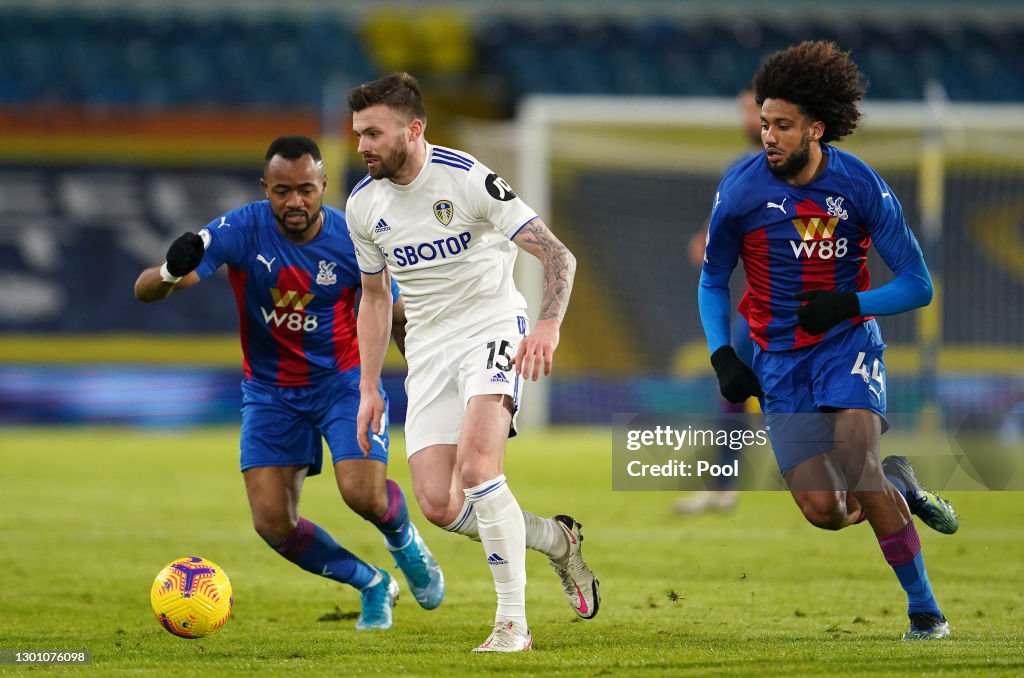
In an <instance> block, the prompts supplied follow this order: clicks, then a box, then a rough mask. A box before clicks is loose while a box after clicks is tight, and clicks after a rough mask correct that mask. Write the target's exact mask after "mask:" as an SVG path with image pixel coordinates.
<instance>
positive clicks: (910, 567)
mask: <svg viewBox="0 0 1024 678" xmlns="http://www.w3.org/2000/svg"><path fill="white" fill-rule="evenodd" d="M878 545H879V546H881V548H882V553H883V554H884V555H885V560H886V561H887V562H888V563H889V565H891V566H892V569H893V571H894V572H895V573H896V578H897V579H899V580H900V586H902V587H903V590H904V591H906V592H907V614H912V613H914V612H931V613H933V614H937V615H939V616H942V612H941V611H939V604H938V603H936V602H935V596H933V595H932V585H931V582H929V581H928V572H927V571H926V570H925V568H924V556H923V555H922V554H921V540H920V539H919V538H918V536H917V528H916V527H914V521H910V522H909V523H907V524H906V525H904V526H903V529H901V530H900V531H899V532H897V533H895V534H891V535H889V536H888V537H878Z"/></svg>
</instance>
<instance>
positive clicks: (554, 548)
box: [444, 501, 569, 560]
mask: <svg viewBox="0 0 1024 678" xmlns="http://www.w3.org/2000/svg"><path fill="white" fill-rule="evenodd" d="M523 521H524V523H525V524H526V548H528V549H533V550H534V551H540V552H541V553H543V554H544V555H546V556H547V557H548V558H551V559H553V560H558V559H559V558H564V557H565V554H567V553H568V552H569V543H568V542H567V541H566V540H565V532H564V531H563V530H562V528H560V527H559V526H558V523H557V522H555V520H554V519H553V518H541V517H540V516H538V515H535V514H533V513H530V512H529V511H523ZM444 529H446V530H448V531H449V532H455V533H456V534H462V535H465V536H467V537H469V538H470V539H472V540H473V541H480V528H479V527H478V525H477V520H476V511H474V510H473V502H471V501H466V503H465V504H463V505H462V510H461V511H460V512H459V516H458V517H457V518H456V519H455V520H454V521H452V523H451V524H450V525H445V526H444Z"/></svg>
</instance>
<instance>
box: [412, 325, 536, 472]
mask: <svg viewBox="0 0 1024 678" xmlns="http://www.w3.org/2000/svg"><path fill="white" fill-rule="evenodd" d="M526 333H527V322H526V318H524V317H523V316H516V317H514V318H513V319H511V320H508V321H502V322H499V323H495V324H494V325H491V326H489V327H487V328H485V329H484V330H482V331H480V332H477V333H474V335H473V336H472V337H469V338H466V339H457V340H453V341H449V342H446V343H445V344H443V345H441V346H437V347H431V349H430V350H428V351H422V352H418V353H417V355H415V356H413V357H411V358H410V359H409V374H408V376H407V377H406V378H405V392H406V394H407V395H408V397H409V408H408V412H407V413H406V416H405V451H406V456H410V457H411V456H412V455H413V454H415V453H416V452H418V451H420V450H422V449H423V448H425V447H429V446H430V445H455V444H457V443H458V442H459V431H460V430H461V429H462V420H463V418H464V417H465V416H466V404H467V403H468V402H469V399H470V398H472V397H473V396H478V395H488V394H492V393H501V394H504V395H507V396H510V397H511V398H512V424H511V426H510V428H509V437H510V438H511V437H512V436H514V435H515V434H516V416H517V415H518V414H519V401H520V398H521V397H522V394H523V379H522V378H521V377H520V376H519V375H517V374H516V371H515V367H514V366H513V365H512V358H514V357H515V355H516V350H517V349H518V348H519V342H520V341H521V340H522V338H523V337H525V336H526Z"/></svg>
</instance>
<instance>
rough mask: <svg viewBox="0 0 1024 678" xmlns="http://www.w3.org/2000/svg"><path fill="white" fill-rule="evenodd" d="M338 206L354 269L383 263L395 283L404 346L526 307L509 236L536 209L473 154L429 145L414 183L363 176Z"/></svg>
mask: <svg viewBox="0 0 1024 678" xmlns="http://www.w3.org/2000/svg"><path fill="white" fill-rule="evenodd" d="M345 209H346V216H347V219H348V228H349V233H350V234H351V236H352V243H353V244H354V245H355V250H356V259H357V261H358V262H359V268H360V270H362V271H363V272H364V273H377V272H379V271H381V270H383V269H384V268H385V267H387V269H388V270H389V271H390V272H391V275H392V276H393V277H394V279H395V281H396V282H397V283H398V287H399V289H401V291H402V298H403V299H405V310H406V317H407V318H408V326H407V328H406V331H407V339H406V346H407V351H409V352H410V354H411V353H412V352H413V351H415V350H416V349H417V348H418V347H421V346H426V345H428V344H435V342H438V341H443V340H445V339H449V338H452V337H456V336H466V335H468V334H471V333H472V332H473V331H475V330H478V329H482V328H484V327H486V326H488V325H491V324H494V323H496V322H500V321H502V320H507V319H508V318H511V317H514V316H516V315H526V301H525V300H524V299H523V296H522V295H521V294H520V293H519V291H518V290H517V289H516V286H515V283H514V281H513V279H512V270H513V267H514V265H515V260H516V252H517V250H518V247H517V246H516V245H515V243H513V242H512V238H513V237H514V236H515V234H516V233H518V232H519V230H520V229H521V228H522V227H523V226H525V225H526V224H527V223H528V222H529V221H530V220H532V219H534V218H536V216H537V214H536V212H534V211H533V210H532V209H530V208H529V207H528V206H527V205H526V203H524V202H523V201H522V200H520V199H519V197H518V196H516V194H515V193H514V192H513V191H512V188H511V187H510V186H509V185H508V183H507V182H505V180H504V179H502V178H501V177H499V176H498V175H497V174H495V173H494V172H492V171H491V170H490V169H488V168H487V167H486V166H485V165H483V164H481V163H480V162H479V161H477V160H476V158H474V157H473V156H471V155H469V154H467V153H463V152H462V151H456V150H452V149H449V148H444V147H442V146H433V145H431V144H427V154H426V161H425V162H424V165H423V168H422V169H421V170H420V173H419V175H418V176H417V177H416V179H414V180H413V181H412V183H410V184H408V185H406V186H399V185H397V184H395V183H392V182H391V181H390V180H388V179H381V180H373V179H371V178H370V177H369V176H366V177H365V178H363V180H362V181H360V182H359V183H358V184H356V187H355V188H354V189H352V194H351V195H350V196H349V198H348V203H347V205H346V208H345Z"/></svg>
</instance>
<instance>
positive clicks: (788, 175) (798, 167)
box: [768, 132, 811, 179]
mask: <svg viewBox="0 0 1024 678" xmlns="http://www.w3.org/2000/svg"><path fill="white" fill-rule="evenodd" d="M810 161H811V135H810V133H809V132H804V133H803V134H802V135H801V137H800V148H798V149H796V150H795V151H793V153H792V154H790V156H789V157H788V158H786V159H785V160H783V161H782V162H780V163H778V164H775V165H773V164H771V163H768V169H769V171H771V173H772V174H774V175H775V176H777V177H778V178H780V179H792V178H793V177H795V176H797V175H798V174H800V172H802V171H803V170H804V168H805V167H807V163H808V162H810Z"/></svg>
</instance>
